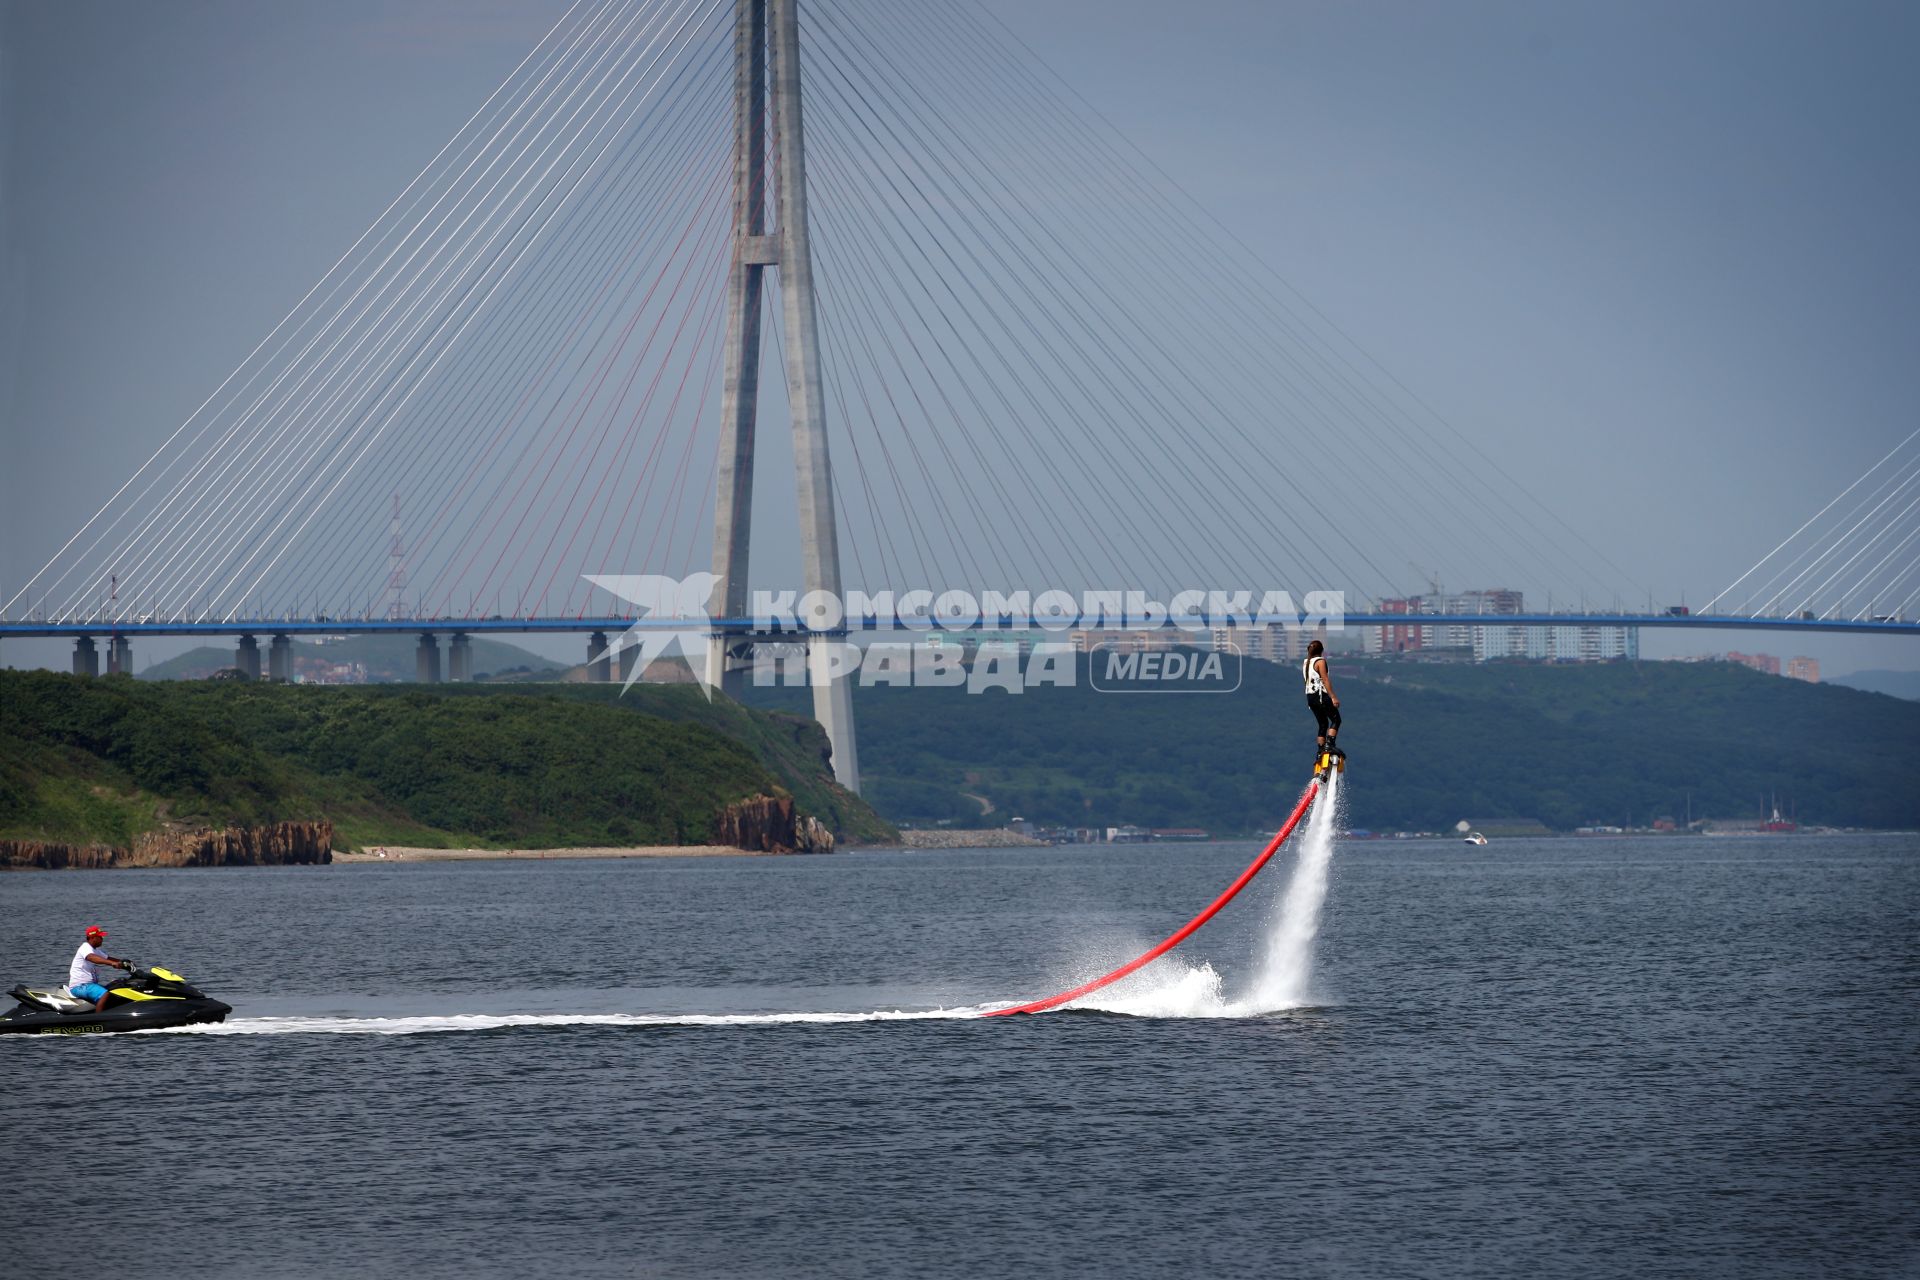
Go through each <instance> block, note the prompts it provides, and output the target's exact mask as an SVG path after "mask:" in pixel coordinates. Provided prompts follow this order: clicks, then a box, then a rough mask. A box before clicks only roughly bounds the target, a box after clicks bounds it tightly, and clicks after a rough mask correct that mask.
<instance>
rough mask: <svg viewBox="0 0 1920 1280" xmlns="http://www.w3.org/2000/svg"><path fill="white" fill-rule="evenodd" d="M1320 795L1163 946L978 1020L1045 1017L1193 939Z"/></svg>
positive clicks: (1313, 785)
mask: <svg viewBox="0 0 1920 1280" xmlns="http://www.w3.org/2000/svg"><path fill="white" fill-rule="evenodd" d="M1319 793H1320V780H1319V779H1318V778H1316V779H1314V780H1313V781H1312V782H1309V783H1308V784H1307V789H1306V790H1305V791H1303V792H1301V794H1300V803H1299V804H1297V805H1295V806H1293V813H1292V815H1291V816H1289V817H1288V818H1287V820H1286V822H1285V823H1284V824H1282V826H1281V828H1280V830H1279V831H1277V832H1275V833H1274V837H1273V839H1272V840H1270V841H1269V842H1268V843H1267V847H1266V848H1265V849H1262V850H1261V851H1260V856H1259V857H1257V858H1255V859H1254V860H1253V862H1252V863H1251V864H1249V865H1248V867H1247V869H1246V870H1245V871H1242V872H1241V873H1240V878H1239V879H1238V880H1235V881H1234V882H1233V883H1232V884H1230V885H1228V886H1227V891H1226V892H1225V893H1223V894H1221V895H1220V896H1219V897H1217V898H1215V899H1214V900H1213V901H1212V902H1211V903H1210V904H1208V906H1207V909H1206V910H1205V911H1202V912H1201V913H1200V914H1199V915H1197V916H1195V917H1194V918H1193V919H1191V920H1189V921H1187V922H1186V923H1185V924H1184V925H1181V926H1180V928H1179V929H1177V930H1176V931H1174V932H1173V933H1172V934H1170V935H1169V936H1168V937H1167V939H1166V940H1165V941H1164V942H1162V943H1161V944H1160V945H1159V946H1157V947H1155V948H1154V949H1153V950H1151V951H1149V952H1147V953H1146V954H1145V955H1143V956H1139V957H1137V958H1135V959H1132V960H1129V961H1127V962H1126V963H1125V964H1123V965H1121V966H1120V967H1119V968H1118V969H1115V970H1114V971H1113V972H1112V973H1105V974H1102V975H1101V976H1099V977H1098V978H1095V979H1094V980H1093V981H1092V982H1087V983H1082V984H1081V985H1080V986H1077V987H1075V988H1074V989H1073V990H1071V991H1062V992H1061V993H1060V994H1059V995H1057V996H1048V997H1047V998H1046V999H1045V1000H1035V1001H1034V1002H1033V1003H1032V1004H1022V1005H1015V1006H1014V1007H1013V1008H1011V1009H993V1010H990V1011H989V1012H987V1013H983V1014H981V1015H980V1016H981V1017H983V1018H998V1017H1001V1016H1003V1015H1005V1014H1009V1013H1044V1012H1046V1011H1047V1010H1048V1009H1052V1008H1056V1007H1057V1006H1059V1005H1063V1004H1066V1003H1067V1002H1068V1001H1069V1000H1078V999H1079V998H1080V997H1081V996H1084V995H1086V994H1087V993H1088V992H1090V991H1098V990H1099V989H1100V988H1102V987H1104V986H1107V985H1109V984H1111V983H1115V982H1118V981H1120V979H1122V978H1124V977H1126V976H1127V975H1128V974H1130V973H1132V972H1133V971H1134V970H1135V969H1138V968H1140V967H1141V966H1142V965H1145V964H1147V963H1149V962H1150V961H1153V960H1157V959H1159V958H1160V957H1161V956H1163V955H1165V954H1167V952H1169V951H1171V950H1173V949H1174V948H1175V947H1177V946H1179V945H1180V944H1181V943H1183V942H1185V941H1186V940H1187V939H1188V938H1189V937H1191V936H1193V932H1194V930H1196V929H1198V928H1199V927H1200V926H1201V925H1203V924H1205V923H1206V922H1207V921H1209V920H1211V919H1213V917H1214V915H1215V914H1216V913H1218V912H1219V910H1220V908H1222V907H1224V906H1226V905H1227V904H1228V903H1229V902H1232V901H1233V900H1234V897H1235V896H1236V895H1238V894H1239V892H1240V891H1241V890H1242V889H1244V888H1246V887H1247V885H1248V884H1250V883H1251V882H1252V881H1253V878H1254V877H1255V876H1257V875H1259V874H1260V868H1262V867H1264V866H1266V865H1267V862H1268V860H1269V859H1271V858H1272V857H1273V855H1274V854H1275V853H1278V852H1279V850H1280V846H1281V845H1283V844H1285V843H1286V842H1287V837H1288V836H1290V835H1292V834H1293V829H1294V827H1296V826H1297V825H1299V822H1300V819H1301V818H1302V817H1303V816H1304V815H1305V814H1306V812H1307V806H1308V805H1311V804H1312V803H1313V798H1314V796H1316V795H1318V794H1319Z"/></svg>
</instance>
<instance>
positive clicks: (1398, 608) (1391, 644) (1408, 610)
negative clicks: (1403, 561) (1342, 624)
mask: <svg viewBox="0 0 1920 1280" xmlns="http://www.w3.org/2000/svg"><path fill="white" fill-rule="evenodd" d="M1423 604H1424V602H1423V601H1422V599H1421V598H1420V597H1419V596H1409V597H1407V598H1406V599H1404V600H1381V601H1378V602H1376V603H1375V605H1374V608H1373V611H1374V612H1375V613H1394V614H1406V615H1408V616H1409V617H1411V616H1413V615H1415V614H1419V613H1424V612H1426V610H1425V609H1424V608H1423V607H1422V606H1423ZM1362 638H1363V639H1364V641H1365V643H1366V651H1367V652H1368V653H1411V652H1413V651H1414V650H1416V649H1422V648H1425V647H1426V643H1427V629H1426V628H1425V627H1423V626H1421V625H1420V624H1419V623H1417V622H1396V623H1391V624H1389V625H1387V626H1383V627H1368V628H1367V630H1366V634H1365V636H1364V637H1362Z"/></svg>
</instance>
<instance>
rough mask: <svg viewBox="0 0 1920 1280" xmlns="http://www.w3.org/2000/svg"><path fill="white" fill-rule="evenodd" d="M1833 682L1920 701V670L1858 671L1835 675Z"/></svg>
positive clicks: (1870, 691)
mask: <svg viewBox="0 0 1920 1280" xmlns="http://www.w3.org/2000/svg"><path fill="white" fill-rule="evenodd" d="M1832 683H1834V684H1844V685H1846V686H1847V687H1848V688H1850V689H1865V690H1867V691H1868V692H1869V693H1884V694H1887V695H1889V696H1890V697H1895V698H1906V699H1909V700H1910V701H1916V702H1920V671H1856V672H1854V673H1853V674H1852V675H1850V676H1835V677H1834V678H1833V680H1832Z"/></svg>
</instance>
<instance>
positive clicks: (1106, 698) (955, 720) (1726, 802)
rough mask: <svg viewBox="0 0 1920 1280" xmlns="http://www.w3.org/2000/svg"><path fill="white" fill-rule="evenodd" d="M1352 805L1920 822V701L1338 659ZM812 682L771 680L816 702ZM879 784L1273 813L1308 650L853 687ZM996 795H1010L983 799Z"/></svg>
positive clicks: (1821, 690) (1305, 732)
mask: <svg viewBox="0 0 1920 1280" xmlns="http://www.w3.org/2000/svg"><path fill="white" fill-rule="evenodd" d="M1334 678H1335V684H1336V687H1337V688H1338V689H1339V692H1340V695H1341V699H1342V703H1343V709H1344V712H1345V715H1346V730H1345V733H1344V734H1343V736H1342V741H1343V742H1344V743H1345V744H1346V747H1347V750H1348V752H1349V753H1350V755H1351V761H1352V762H1351V767H1350V769H1349V771H1348V775H1347V777H1348V782H1349V786H1348V788H1347V793H1348V797H1349V802H1350V815H1349V816H1350V820H1351V822H1352V824H1353V825H1354V826H1356V827H1366V828H1373V829H1377V830H1442V829H1445V828H1447V827H1450V826H1451V825H1452V824H1453V823H1455V822H1457V821H1459V820H1460V819H1462V818H1469V817H1471V818H1493V817H1511V818H1538V819H1539V820H1541V821H1542V822H1545V823H1546V824H1547V825H1549V826H1551V827H1555V828H1557V829H1563V830H1564V829H1570V828H1572V827H1575V826H1580V825H1585V824H1588V823H1604V824H1612V825H1624V824H1628V823H1633V824H1639V825H1645V824H1646V823H1648V822H1649V821H1650V820H1651V819H1652V818H1654V817H1656V816H1666V815H1671V816H1673V817H1675V818H1681V817H1684V816H1685V814H1686V812H1687V810H1688V806H1689V804H1691V810H1692V813H1693V816H1695V817H1696V818H1697V817H1703V816H1706V817H1728V818H1732V817H1756V816H1759V812H1760V805H1761V804H1762V802H1763V798H1764V797H1766V796H1768V795H1769V794H1771V793H1776V792H1777V793H1778V796H1779V799H1780V804H1781V806H1782V808H1783V809H1786V808H1789V807H1791V808H1792V809H1793V810H1794V811H1795V812H1796V813H1797V815H1798V816H1799V818H1800V820H1801V821H1802V822H1806V823H1825V824H1832V825H1858V826H1871V827H1908V828H1910V827H1916V826H1920V705H1916V704H1915V703H1912V702H1904V701H1900V700H1898V699H1895V698H1890V697H1885V696H1882V695H1879V694H1872V693H1865V692H1861V691H1859V690H1855V689H1847V688H1840V687H1836V686H1832V685H1809V684H1804V683H1801V682H1799V681H1795V680H1786V679H1782V678H1780V677H1778V676H1766V675H1761V674H1759V673H1757V672H1754V671H1750V670H1747V669H1746V668H1744V667H1738V666H1734V665H1731V664H1728V663H1721V662H1712V663H1677V662H1639V663H1628V662H1618V663H1604V664H1592V665H1565V666H1548V665H1543V664H1531V663H1490V664H1486V665H1482V666H1466V665H1458V666H1452V665H1434V664H1416V663H1410V662H1404V661H1395V660H1391V659H1385V660H1380V659H1376V660H1360V659H1344V658H1337V659H1335V661H1334ZM804 692H805V691H804V690H801V691H789V690H770V691H764V692H758V693H756V695H755V696H756V697H759V698H761V699H763V700H764V701H765V702H766V703H767V704H768V705H780V706H786V707H789V708H791V709H799V708H801V707H802V706H803V705H804V704H803V703H802V701H801V699H802V698H803V697H804ZM855 705H856V707H857V709H858V719H859V724H860V735H861V742H860V745H861V759H862V763H863V766H864V769H865V781H866V784H867V785H866V788H865V795H866V798H867V799H868V800H870V801H871V802H872V803H873V804H874V806H875V807H876V808H877V809H879V810H880V811H881V812H882V813H883V814H885V815H886V816H887V817H889V818H890V819H892V820H894V821H897V822H927V821H932V820H937V819H950V820H954V821H957V822H963V823H980V822H985V823H988V824H991V825H999V824H1001V823H1004V822H1005V821H1006V820H1007V819H1008V818H1009V817H1011V816H1013V815H1015V814H1018V815H1020V816H1022V817H1025V818H1028V819H1030V820H1033V821H1036V822H1044V823H1073V824H1084V825H1107V824H1115V823H1122V822H1133V823H1139V824H1141V825H1149V826H1198V827H1204V828H1207V829H1208V830H1211V831H1215V832H1232V831H1252V830H1257V829H1263V828H1264V829H1269V830H1270V829H1271V828H1272V826H1273V824H1274V823H1275V822H1276V821H1277V820H1278V818H1279V817H1280V816H1282V815H1283V814H1284V812H1285V810H1286V808H1287V807H1288V806H1289V804H1290V803H1291V800H1292V799H1293V797H1294V796H1295V795H1297V793H1298V790H1299V787H1300V786H1301V785H1302V784H1303V783H1304V782H1305V780H1306V777H1307V773H1308V768H1309V764H1310V756H1311V755H1312V751H1313V719H1312V717H1311V716H1310V715H1309V714H1308V712H1307V709H1306V707H1305V705H1304V703H1303V701H1302V698H1301V693H1300V683H1299V679H1298V677H1297V675H1296V674H1295V672H1294V670H1293V669H1292V667H1291V666H1278V665H1274V664H1270V663H1264V662H1249V663H1247V664H1246V673H1245V683H1244V684H1243V686H1242V688H1241V689H1240V690H1239V691H1238V692H1236V693H1231V694H1155V695H1148V696H1143V695H1125V694H1110V693H1101V692H1097V691H1095V690H1094V689H1093V688H1091V687H1090V686H1089V684H1088V681H1087V672H1086V669H1085V668H1084V666H1083V667H1082V668H1081V670H1080V672H1079V682H1078V684H1077V686H1076V687H1074V688H1036V689H1030V690H1027V691H1025V692H1022V693H1020V694H1018V695H1008V694H1005V693H1002V692H993V691H990V692H985V693H981V694H977V695H969V694H967V693H966V691H965V690H964V689H941V688H890V687H881V688H866V689H860V690H858V691H857V693H856V695H855ZM970 796H974V797H980V798H982V799H984V800H985V801H986V802H988V803H990V804H991V805H992V806H993V812H992V813H991V814H990V815H988V816H986V817H984V818H983V817H982V806H981V803H980V802H979V801H978V800H975V799H971V798H969V797H970Z"/></svg>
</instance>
